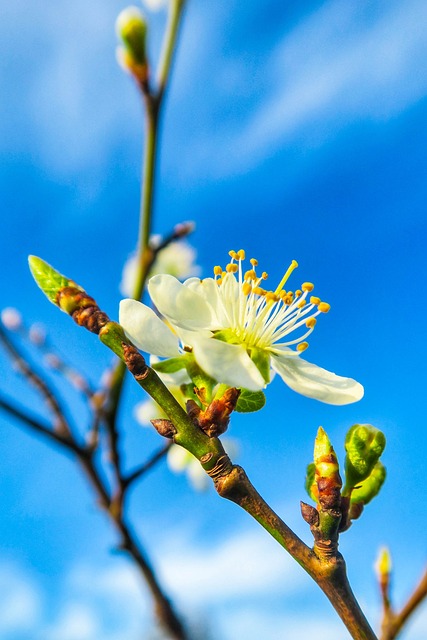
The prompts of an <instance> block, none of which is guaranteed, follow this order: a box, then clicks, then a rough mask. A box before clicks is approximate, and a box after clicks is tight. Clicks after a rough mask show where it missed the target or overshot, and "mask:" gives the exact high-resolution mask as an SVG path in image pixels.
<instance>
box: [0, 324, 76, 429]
mask: <svg viewBox="0 0 427 640" xmlns="http://www.w3.org/2000/svg"><path fill="white" fill-rule="evenodd" d="M0 341H1V342H2V343H3V346H4V348H5V350H6V352H7V354H8V355H9V357H10V358H11V360H12V362H13V363H14V365H15V366H16V367H17V369H18V370H19V371H20V372H21V373H22V375H24V376H25V377H26V378H27V379H28V381H29V382H30V384H32V385H33V386H34V387H35V388H36V389H37V391H39V393H40V394H41V396H42V397H43V398H44V399H45V401H46V404H47V405H48V407H49V408H50V410H51V411H52V413H53V415H54V416H55V418H56V424H55V431H57V432H58V433H60V434H67V435H68V436H71V433H72V430H71V428H70V424H69V421H68V420H67V418H66V417H65V412H64V409H63V408H62V407H61V405H60V403H59V400H58V398H57V397H56V393H55V392H54V391H53V389H51V387H50V386H49V384H48V383H47V381H46V379H45V378H44V376H43V375H42V374H41V373H40V372H38V371H36V369H35V367H34V365H32V364H30V363H29V361H28V359H27V358H26V357H25V356H24V355H23V353H21V351H20V350H19V349H18V348H17V347H16V345H14V343H13V342H12V340H11V339H10V337H9V336H8V335H7V333H6V331H4V329H3V328H2V327H1V325H0Z"/></svg>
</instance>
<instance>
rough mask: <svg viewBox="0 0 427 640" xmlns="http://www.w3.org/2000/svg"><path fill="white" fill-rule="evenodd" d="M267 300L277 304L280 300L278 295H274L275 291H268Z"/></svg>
mask: <svg viewBox="0 0 427 640" xmlns="http://www.w3.org/2000/svg"><path fill="white" fill-rule="evenodd" d="M265 299H266V300H267V302H277V301H278V299H279V296H278V295H277V294H276V293H274V291H266V293H265Z"/></svg>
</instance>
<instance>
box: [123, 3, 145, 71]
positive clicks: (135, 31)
mask: <svg viewBox="0 0 427 640" xmlns="http://www.w3.org/2000/svg"><path fill="white" fill-rule="evenodd" d="M116 32H117V35H118V37H119V38H121V40H122V41H123V45H124V49H125V51H124V54H125V55H124V59H123V62H124V64H125V65H126V67H128V68H129V71H131V72H133V73H136V72H137V69H138V68H140V69H142V68H144V67H146V65H147V52H146V39H147V23H146V21H145V18H144V15H143V14H142V12H141V11H140V10H139V9H138V7H135V6H131V7H127V9H124V10H123V11H122V12H121V13H120V14H119V16H118V18H117V20H116Z"/></svg>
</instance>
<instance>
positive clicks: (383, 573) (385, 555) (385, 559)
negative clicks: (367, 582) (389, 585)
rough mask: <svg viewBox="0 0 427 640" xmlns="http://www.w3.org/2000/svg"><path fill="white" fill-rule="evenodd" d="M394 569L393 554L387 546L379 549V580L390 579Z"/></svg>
mask: <svg viewBox="0 0 427 640" xmlns="http://www.w3.org/2000/svg"><path fill="white" fill-rule="evenodd" d="M391 569H392V562H391V555H390V551H389V550H388V549H387V547H382V548H381V549H380V550H379V553H378V558H377V560H376V562H375V571H376V574H377V576H378V580H379V582H381V583H382V582H385V581H388V579H389V577H390V574H391Z"/></svg>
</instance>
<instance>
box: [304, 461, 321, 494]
mask: <svg viewBox="0 0 427 640" xmlns="http://www.w3.org/2000/svg"><path fill="white" fill-rule="evenodd" d="M315 473H316V467H315V464H314V462H310V464H309V465H307V471H306V475H305V484H304V486H305V490H306V491H307V493H308V495H309V497H310V498H311V499H312V500H313V502H318V496H317V495H315V494H314V492H313V486H316V485H315V483H314V476H315Z"/></svg>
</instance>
